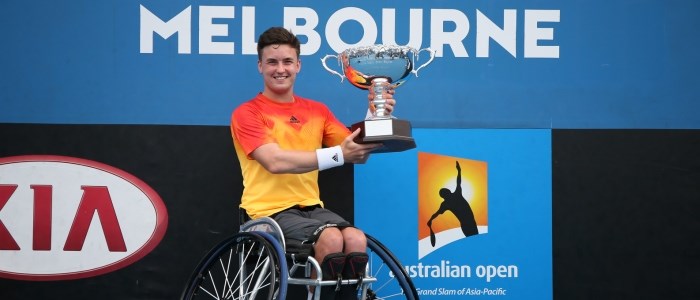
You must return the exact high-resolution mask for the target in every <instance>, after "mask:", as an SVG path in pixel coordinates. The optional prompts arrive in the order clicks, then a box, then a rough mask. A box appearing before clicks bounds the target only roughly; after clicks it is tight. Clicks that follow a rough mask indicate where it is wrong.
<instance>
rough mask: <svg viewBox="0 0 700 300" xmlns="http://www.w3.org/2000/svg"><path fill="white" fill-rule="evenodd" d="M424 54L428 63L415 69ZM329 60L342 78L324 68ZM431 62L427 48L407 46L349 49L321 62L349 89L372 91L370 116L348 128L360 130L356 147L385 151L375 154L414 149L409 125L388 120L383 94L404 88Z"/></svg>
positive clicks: (404, 121)
mask: <svg viewBox="0 0 700 300" xmlns="http://www.w3.org/2000/svg"><path fill="white" fill-rule="evenodd" d="M423 51H426V52H428V53H429V54H430V59H429V60H428V61H427V62H425V63H424V64H422V65H420V66H419V67H418V68H417V69H414V66H415V65H416V62H417V61H418V58H419V56H420V53H421V52H423ZM331 57H334V58H336V59H337V60H338V63H339V65H340V68H341V69H342V74H341V73H339V72H337V71H335V70H333V69H331V68H329V67H328V65H326V60H328V59H329V58H331ZM434 58H435V51H433V50H431V49H429V48H425V49H421V50H416V49H413V48H411V47H407V46H395V45H373V46H362V47H355V48H350V49H347V50H345V51H343V52H342V53H340V54H338V55H326V56H325V57H324V58H322V59H321V63H322V64H323V67H324V68H326V70H327V71H328V72H330V73H332V74H335V75H338V76H339V77H340V81H341V82H343V79H345V78H347V79H348V82H350V83H351V84H352V85H354V86H356V87H358V88H361V89H364V90H367V89H372V92H373V93H374V100H373V101H372V103H370V106H369V108H370V113H371V115H370V116H369V117H368V118H367V119H366V120H364V121H361V122H357V123H355V124H353V125H352V126H351V127H350V128H351V130H352V131H355V130H356V129H357V128H362V131H361V132H360V134H359V135H358V136H357V138H356V139H355V142H356V143H360V144H364V143H382V144H383V145H384V147H381V148H378V149H377V150H375V151H374V152H375V153H376V152H399V151H404V150H408V149H413V148H415V147H416V142H415V141H414V140H413V137H412V136H411V123H410V122H408V121H406V120H400V119H397V118H395V117H393V116H391V114H390V113H389V112H388V111H387V110H386V109H385V105H386V99H383V97H382V92H384V91H385V90H386V89H392V88H397V87H399V86H401V85H403V84H404V83H405V82H406V80H407V79H408V78H409V77H410V75H411V74H413V75H415V76H416V77H418V71H419V70H420V69H422V68H423V67H425V66H427V65H428V64H430V63H431V62H432V61H433V59H434Z"/></svg>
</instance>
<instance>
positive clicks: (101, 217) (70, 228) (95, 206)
mask: <svg viewBox="0 0 700 300" xmlns="http://www.w3.org/2000/svg"><path fill="white" fill-rule="evenodd" d="M167 226H168V212H167V210H166V208H165V205H164V204H163V201H162V200H161V198H160V196H158V194H157V193H156V192H155V191H154V190H153V189H152V188H151V187H149V186H148V185H147V184H146V183H144V182H143V181H141V180H140V179H138V178H136V177H135V176H133V175H131V174H129V173H127V172H124V171H122V170H119V169H117V168H115V167H112V166H108V165H106V164H103V163H99V162H95V161H90V160H86V159H80V158H74V157H65V156H52V155H28V156H14V157H5V158H0V277H4V278H10V279H20V280H41V281H44V280H63V279H76V278H85V277H92V276H97V275H100V274H104V273H108V272H112V271H115V270H118V269H121V268H123V267H126V266H128V265H130V264H132V263H134V262H136V261H138V260H139V259H141V258H142V257H144V256H145V255H146V254H148V253H149V252H151V251H152V250H153V249H154V248H155V247H156V246H157V245H158V243H160V241H161V239H162V238H163V235H164V234H165V230H166V228H167Z"/></svg>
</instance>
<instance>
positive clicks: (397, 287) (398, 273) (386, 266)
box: [360, 234, 418, 300]
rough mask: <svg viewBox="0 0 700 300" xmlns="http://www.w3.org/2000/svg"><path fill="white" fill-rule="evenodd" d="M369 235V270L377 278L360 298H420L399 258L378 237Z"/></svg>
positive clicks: (372, 299) (371, 299)
mask: <svg viewBox="0 0 700 300" xmlns="http://www.w3.org/2000/svg"><path fill="white" fill-rule="evenodd" d="M365 235H366V236H367V248H368V249H367V255H368V256H369V262H368V263H367V271H368V272H369V275H370V276H372V277H376V278H377V282H374V283H372V284H370V285H369V287H368V289H367V291H366V292H365V293H366V295H364V298H362V295H360V296H361V297H360V299H368V300H374V299H408V300H418V292H416V288H415V286H414V285H413V282H412V281H411V277H409V276H408V274H407V273H406V270H404V268H403V267H402V265H401V263H400V262H399V260H398V259H397V258H396V257H395V256H394V254H393V253H391V251H389V249H387V248H386V247H385V246H384V245H383V244H382V243H380V242H379V241H378V240H377V239H375V238H374V237H372V236H370V235H369V234H365Z"/></svg>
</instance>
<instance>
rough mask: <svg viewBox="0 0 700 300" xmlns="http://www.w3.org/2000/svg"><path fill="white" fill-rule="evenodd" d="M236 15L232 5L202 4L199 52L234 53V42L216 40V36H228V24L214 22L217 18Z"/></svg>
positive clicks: (200, 8)
mask: <svg viewBox="0 0 700 300" xmlns="http://www.w3.org/2000/svg"><path fill="white" fill-rule="evenodd" d="M234 17H235V11H234V10H233V7H232V6H200V7H199V53H201V54H233V53H234V52H233V42H214V41H213V40H212V38H213V37H215V36H228V26H227V25H226V24H214V22H213V20H214V19H216V18H230V19H233V18H234Z"/></svg>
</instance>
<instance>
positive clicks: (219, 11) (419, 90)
mask: <svg viewBox="0 0 700 300" xmlns="http://www.w3.org/2000/svg"><path fill="white" fill-rule="evenodd" d="M699 6H700V4H698V2H696V1H661V0H641V1H625V0H606V1H603V0H589V1H582V0H576V1H564V2H562V1H552V0H549V1H545V0H529V1H486V0H482V1H445V0H443V1H429V2H426V1H415V0H413V1H382V2H379V3H377V2H376V1H363V0H359V1H354V2H352V3H347V4H346V3H343V2H326V1H284V2H280V1H236V2H230V1H223V0H219V1H213V0H207V1H203V0H202V1H166V2H164V1H149V0H142V1H131V0H124V1H58V2H57V1H47V0H35V1H19V0H9V1H4V2H3V9H2V10H1V11H0V34H1V35H2V39H3V47H2V55H0V66H1V69H2V71H1V73H0V74H2V80H0V101H1V102H2V103H1V104H2V105H1V108H0V122H8V123H79V124H195V125H196V124H211V125H225V124H228V118H229V112H230V111H231V110H232V109H233V108H234V107H235V106H236V105H238V104H239V103H241V102H242V101H244V100H247V99H249V98H251V97H252V96H253V95H254V94H255V93H257V92H258V91H260V89H261V83H260V78H259V77H258V76H259V74H258V73H257V72H256V69H255V65H256V59H257V58H256V56H255V55H254V54H248V53H250V51H248V50H245V49H244V47H246V45H247V46H250V43H251V41H254V39H255V38H256V37H257V35H259V34H260V33H261V32H262V31H263V30H264V29H265V28H267V27H270V26H275V25H283V24H292V25H294V26H295V28H296V29H297V30H296V32H297V33H299V34H300V36H301V38H302V40H303V41H304V42H305V43H306V42H310V44H314V45H315V46H314V47H312V46H305V47H306V48H308V49H306V51H307V52H309V53H305V54H304V55H303V58H302V61H303V68H302V73H301V75H300V78H299V80H298V85H297V89H296V92H297V93H299V94H301V95H305V96H308V97H311V98H315V99H318V100H321V101H324V102H325V103H327V104H328V105H329V106H330V107H331V109H333V110H334V111H335V112H336V114H337V115H338V117H339V118H340V119H341V120H342V121H343V122H346V123H348V124H350V123H353V122H355V121H357V120H358V119H360V118H362V117H363V116H364V108H365V106H366V104H365V102H364V99H365V92H364V91H361V90H359V89H355V88H353V87H351V86H350V85H349V84H348V83H347V82H343V83H341V82H340V80H339V78H338V77H337V76H333V75H331V74H330V73H328V72H326V70H324V69H323V68H322V66H321V63H320V58H321V57H323V56H325V55H327V54H334V53H337V52H338V51H336V50H334V49H332V47H331V46H330V42H329V40H338V39H339V40H341V41H343V42H344V43H346V44H354V43H359V42H371V43H389V42H391V40H392V39H391V38H385V37H384V35H383V33H394V35H393V41H395V42H396V43H398V44H407V43H409V41H410V42H411V45H413V46H414V47H416V48H426V47H431V48H434V49H435V50H437V51H438V53H439V54H438V57H437V58H436V59H435V61H434V62H433V63H432V64H430V65H429V66H427V67H426V68H424V69H423V70H421V71H420V73H419V74H418V75H419V77H418V78H412V79H410V80H409V82H408V83H407V84H406V85H405V86H404V87H402V88H400V89H399V91H398V94H397V99H399V101H400V104H399V106H398V107H397V112H396V115H397V116H399V117H401V118H405V119H409V120H411V121H412V123H413V125H414V126H415V127H438V128H444V127H450V128H474V127H476V128H700V118H697V117H696V114H697V112H698V111H699V109H700V107H699V106H700V104H699V103H698V101H696V100H697V99H698V93H699V92H698V89H697V88H696V86H697V83H698V82H699V81H700V77H699V75H698V72H696V70H697V69H698V67H700V63H699V61H698V56H697V55H696V54H695V49H696V48H697V47H698V44H699V43H698V39H699V38H700V37H699V36H698V35H697V34H696V33H695V31H696V28H698V27H699V26H700V19H698V18H696V17H695V15H696V13H695V11H697V10H698V8H699ZM352 7H354V8H352ZM146 11H147V13H146ZM390 12H393V14H391V13H390ZM414 13H415V14H417V15H418V16H419V17H415V18H413V19H411V15H413V14H414ZM188 14H189V15H188ZM392 15H393V16H395V19H394V21H392V19H391V18H389V17H388V16H392ZM175 16H180V17H182V18H179V19H178V18H174V17H175ZM149 17H150V18H151V19H157V20H160V21H161V22H163V23H166V24H170V25H171V27H175V24H176V22H175V21H173V22H170V23H168V21H170V20H171V19H174V20H178V21H179V22H183V21H187V22H184V23H177V24H180V25H183V24H184V25H183V26H181V27H177V29H178V30H181V31H178V32H176V33H174V34H172V35H171V36H169V37H168V38H167V39H166V38H164V37H163V36H161V35H159V34H158V33H153V30H154V28H155V27H152V26H151V25H152V24H153V22H151V23H149V21H148V20H149ZM186 17H189V18H186ZM419 20H420V21H421V22H419ZM329 24H335V25H329ZM533 24H534V25H533ZM290 26H291V25H290ZM334 26H335V27H334ZM335 28H339V29H335ZM393 28H396V29H395V30H394V29H393ZM496 28H505V29H503V30H501V32H504V33H503V34H502V35H504V36H505V37H502V38H499V41H498V42H497V41H496V40H495V39H494V38H489V35H488V34H486V33H489V32H490V33H492V34H491V36H496V34H494V32H498V31H499V30H497V29H496ZM142 30H146V31H149V30H150V32H147V34H146V35H147V36H148V38H146V39H145V40H146V42H144V41H142V38H141V33H140V32H141V31H142ZM182 30H189V31H190V33H189V42H188V43H186V44H187V45H188V47H189V53H178V52H179V51H183V48H182V47H183V46H182V45H179V43H184V42H186V41H187V40H186V39H185V36H187V34H185V33H186V32H185V31H182ZM327 30H328V31H327ZM373 31H376V33H377V34H376V39H374V40H371V39H368V38H371V37H373V35H372V33H373ZM314 32H315V33H317V34H318V36H314V34H313V33H314ZM438 32H444V33H443V34H439V33H438ZM149 34H150V35H149ZM414 36H417V37H419V38H420V39H418V38H414ZM447 36H451V38H448V37H447ZM200 37H203V38H204V40H205V43H204V44H202V46H200V41H199V38H200ZM390 37H391V35H390ZM449 39H451V41H452V42H455V41H456V42H458V44H459V45H461V46H459V45H457V44H449V45H448V44H446V43H445V41H446V40H449ZM149 40H150V43H152V47H151V49H150V50H151V53H144V52H147V51H144V50H143V49H144V48H148V47H147V44H148V43H149V42H148V41H149ZM207 41H208V42H207ZM533 43H534V44H535V46H534V47H539V48H538V49H540V50H542V51H534V50H532V49H533V48H532V47H533ZM214 44H218V45H219V46H222V47H223V48H221V49H223V50H211V48H212V47H208V46H211V45H214ZM487 45H488V49H487V50H484V49H485V48H483V47H486V46H487ZM527 45H529V46H527ZM479 47H481V48H482V49H481V50H478V49H477V48H479ZM228 48H230V49H232V52H233V54H230V51H229V50H228ZM526 48H528V49H530V50H527V49H526ZM217 51H218V53H228V54H206V53H205V52H217ZM542 52H549V54H545V55H542ZM538 53H539V54H538ZM536 56H546V57H536ZM421 59H422V60H423V61H424V59H425V58H421ZM338 91H341V92H338Z"/></svg>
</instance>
